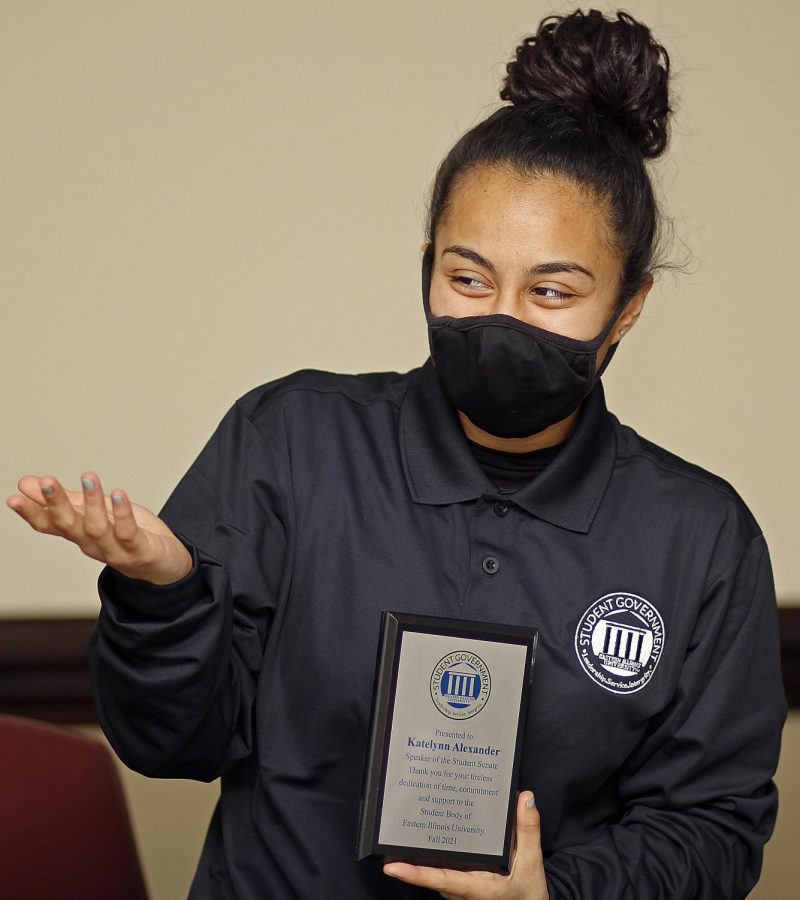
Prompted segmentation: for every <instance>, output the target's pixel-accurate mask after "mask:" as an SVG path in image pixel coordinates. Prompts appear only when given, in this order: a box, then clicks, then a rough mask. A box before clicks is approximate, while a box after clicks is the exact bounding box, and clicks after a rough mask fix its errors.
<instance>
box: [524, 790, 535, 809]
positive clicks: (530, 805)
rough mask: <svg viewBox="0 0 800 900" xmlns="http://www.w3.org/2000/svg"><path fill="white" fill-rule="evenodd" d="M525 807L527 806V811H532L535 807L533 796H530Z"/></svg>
mask: <svg viewBox="0 0 800 900" xmlns="http://www.w3.org/2000/svg"><path fill="white" fill-rule="evenodd" d="M525 806H527V807H528V809H534V808H535V807H536V800H535V799H534V797H533V794H531V796H530V798H529V799H528V802H527V803H526V804H525Z"/></svg>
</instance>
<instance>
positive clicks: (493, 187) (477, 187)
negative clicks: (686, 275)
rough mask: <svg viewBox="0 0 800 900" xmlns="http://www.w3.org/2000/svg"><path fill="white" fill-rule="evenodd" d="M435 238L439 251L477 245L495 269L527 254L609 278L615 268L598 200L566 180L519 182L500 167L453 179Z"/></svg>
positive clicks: (614, 255) (521, 179) (547, 177)
mask: <svg viewBox="0 0 800 900" xmlns="http://www.w3.org/2000/svg"><path fill="white" fill-rule="evenodd" d="M438 237H439V238H440V240H438V241H437V246H438V247H440V248H441V247H444V246H445V243H443V242H442V239H443V240H444V241H445V242H446V243H452V242H458V243H468V242H470V241H472V242H478V243H480V244H481V247H482V252H483V253H484V255H487V254H489V253H494V254H495V257H496V258H497V260H496V261H497V262H498V263H500V262H502V260H503V259H505V260H507V261H509V262H510V261H511V259H512V258H514V257H516V256H518V255H527V256H530V254H532V253H533V254H545V255H552V254H556V256H562V255H564V254H568V255H569V256H570V257H576V256H582V257H584V258H586V259H590V260H591V262H592V263H593V265H594V267H595V268H608V269H609V270H613V271H614V272H616V271H617V269H618V266H619V253H618V251H617V250H616V248H615V247H614V245H613V243H612V242H611V241H610V239H609V238H610V233H609V227H608V210H607V206H606V205H605V204H604V203H603V202H602V201H601V200H599V199H598V198H597V197H596V196H595V195H593V194H592V193H590V192H589V191H588V190H586V189H585V188H583V187H582V186H580V185H578V184H576V183H575V182H574V181H572V180H569V179H566V178H562V177H559V176H557V175H550V174H543V175H537V176H534V177H523V176H522V175H520V174H518V173H516V172H514V171H513V170H511V169H510V168H508V167H505V166H504V167H487V166H482V167H480V168H477V169H473V170H471V171H469V172H468V173H466V174H464V175H463V176H462V177H461V178H459V179H458V181H457V182H456V183H455V184H454V186H453V189H452V191H451V195H450V197H449V202H448V206H447V213H446V215H445V216H444V217H443V218H442V220H441V222H440V225H439V229H438ZM476 249H477V248H476ZM501 257H502V259H501ZM487 258H489V257H487Z"/></svg>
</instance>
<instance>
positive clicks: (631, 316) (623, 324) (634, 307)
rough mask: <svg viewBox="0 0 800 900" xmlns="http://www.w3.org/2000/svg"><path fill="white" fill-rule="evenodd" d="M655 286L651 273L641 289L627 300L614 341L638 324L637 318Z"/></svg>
mask: <svg viewBox="0 0 800 900" xmlns="http://www.w3.org/2000/svg"><path fill="white" fill-rule="evenodd" d="M652 286H653V276H652V275H649V276H648V278H647V281H646V282H645V283H644V284H643V285H642V286H641V287H640V288H639V290H638V291H637V292H636V293H635V294H634V295H633V296H632V297H631V299H630V300H629V301H628V302H627V304H626V306H625V309H624V311H623V313H622V315H621V316H620V317H619V321H618V322H617V326H616V329H615V330H616V336H615V338H614V342H615V343H616V342H617V341H618V340H619V339H620V338H621V337H622V336H623V335H624V334H626V333H627V332H628V331H630V330H631V328H633V326H634V325H635V324H636V320H637V319H638V318H639V316H640V315H641V314H642V309H643V308H644V301H645V298H646V297H647V294H648V292H649V291H650V288H651V287H652Z"/></svg>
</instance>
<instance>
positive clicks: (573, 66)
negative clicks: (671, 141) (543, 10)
mask: <svg viewBox="0 0 800 900" xmlns="http://www.w3.org/2000/svg"><path fill="white" fill-rule="evenodd" d="M506 71H507V73H508V74H507V75H506V78H505V80H504V82H503V88H502V90H501V91H500V99H501V100H510V101H511V102H512V103H513V104H514V105H519V106H521V105H524V104H530V103H551V104H553V103H554V104H558V105H560V106H564V107H566V108H568V109H570V110H571V111H572V112H574V113H578V114H581V113H582V114H584V115H585V114H586V113H587V112H588V109H591V110H592V111H593V112H594V113H595V114H596V115H597V116H600V117H606V118H608V119H610V120H611V121H612V122H613V123H614V125H616V127H617V128H619V129H620V130H621V131H622V132H623V133H624V134H625V135H627V137H628V138H629V139H630V140H631V141H633V143H634V144H636V145H637V146H638V147H639V149H640V150H641V152H642V155H643V156H644V157H646V158H648V159H654V158H655V157H657V156H660V155H661V154H662V153H663V152H664V150H665V149H666V146H667V140H668V134H667V121H668V118H669V114H670V112H671V109H670V106H669V91H668V81H669V56H668V55H667V51H666V50H665V49H664V47H662V46H661V44H658V43H656V42H655V41H654V40H653V37H652V35H651V34H650V29H649V28H648V27H647V26H646V25H644V24H642V23H641V22H637V21H636V19H634V18H633V17H632V16H631V15H629V14H628V13H625V12H618V13H617V18H616V20H614V19H607V18H605V16H604V15H603V13H602V12H600V10H597V9H590V10H589V11H588V12H587V13H585V14H584V13H583V12H582V11H581V10H579V9H578V10H576V11H575V12H573V13H571V14H570V15H567V16H547V17H546V18H544V19H542V21H541V23H540V24H539V28H538V30H537V32H536V34H535V35H531V36H530V37H526V38H525V39H524V40H523V41H522V43H521V44H520V45H519V46H518V47H517V50H516V58H515V59H514V60H512V62H510V63H509V64H508V65H507V66H506Z"/></svg>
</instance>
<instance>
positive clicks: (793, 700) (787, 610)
mask: <svg viewBox="0 0 800 900" xmlns="http://www.w3.org/2000/svg"><path fill="white" fill-rule="evenodd" d="M778 617H779V620H780V629H781V662H782V664H783V684H784V687H785V688H786V699H787V700H788V701H789V707H790V708H791V709H800V603H797V604H792V606H782V607H781V608H780V609H779V610H778Z"/></svg>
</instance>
